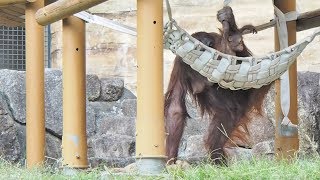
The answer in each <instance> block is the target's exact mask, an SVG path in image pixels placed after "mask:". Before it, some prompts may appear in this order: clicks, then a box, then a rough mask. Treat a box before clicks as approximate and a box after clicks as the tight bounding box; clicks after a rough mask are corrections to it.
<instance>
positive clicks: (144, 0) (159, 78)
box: [136, 0, 165, 174]
mask: <svg viewBox="0 0 320 180" xmlns="http://www.w3.org/2000/svg"><path fill="white" fill-rule="evenodd" d="M137 18H138V24H137V32H138V39H137V48H138V49H137V51H138V53H137V55H138V87H137V97H138V102H137V122H136V158H137V163H138V167H139V170H140V172H142V173H151V174H152V173H160V172H161V171H162V170H163V169H164V159H165V129H164V109H163V106H164V97H163V96H164V95H163V39H162V38H163V37H162V30H163V5H162V0H137Z"/></svg>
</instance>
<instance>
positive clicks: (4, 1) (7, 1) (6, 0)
mask: <svg viewBox="0 0 320 180" xmlns="http://www.w3.org/2000/svg"><path fill="white" fill-rule="evenodd" d="M35 1H36V0H1V1H0V7H1V6H10V5H14V4H25V3H27V2H35Z"/></svg>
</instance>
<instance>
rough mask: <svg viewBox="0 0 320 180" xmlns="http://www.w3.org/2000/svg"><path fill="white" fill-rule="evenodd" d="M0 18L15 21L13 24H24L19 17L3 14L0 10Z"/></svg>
mask: <svg viewBox="0 0 320 180" xmlns="http://www.w3.org/2000/svg"><path fill="white" fill-rule="evenodd" d="M0 16H1V17H3V18H6V19H8V20H10V21H15V22H18V23H23V22H24V20H22V19H20V18H19V17H17V16H14V15H10V14H7V13H4V12H3V11H1V10H0Z"/></svg>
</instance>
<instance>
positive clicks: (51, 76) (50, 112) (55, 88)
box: [45, 69, 96, 136]
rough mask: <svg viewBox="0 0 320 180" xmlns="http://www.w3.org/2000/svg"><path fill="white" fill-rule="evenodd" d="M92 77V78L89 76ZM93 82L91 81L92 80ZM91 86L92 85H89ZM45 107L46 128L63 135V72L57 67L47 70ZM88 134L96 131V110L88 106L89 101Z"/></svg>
mask: <svg viewBox="0 0 320 180" xmlns="http://www.w3.org/2000/svg"><path fill="white" fill-rule="evenodd" d="M88 79H90V78H88ZM90 82H91V81H90ZM87 86H91V85H87ZM45 107H46V128H47V129H49V130H51V131H53V132H54V133H56V134H58V135H59V136H61V135H62V128H63V126H62V124H63V122H62V72H61V70H57V69H46V71H45ZM86 111H87V134H88V135H92V134H93V133H94V131H95V128H96V125H95V115H94V111H93V110H92V109H91V107H90V106H88V101H87V109H86Z"/></svg>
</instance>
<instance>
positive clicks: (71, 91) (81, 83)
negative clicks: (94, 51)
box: [62, 16, 88, 168]
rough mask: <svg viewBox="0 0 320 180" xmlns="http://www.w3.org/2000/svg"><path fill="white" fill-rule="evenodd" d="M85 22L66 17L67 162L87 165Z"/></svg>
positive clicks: (64, 149) (64, 153)
mask: <svg viewBox="0 0 320 180" xmlns="http://www.w3.org/2000/svg"><path fill="white" fill-rule="evenodd" d="M85 30H86V29H85V22H84V21H83V20H81V19H79V18H77V17H74V16H71V17H68V18H66V19H64V20H63V29H62V31H63V136H62V157H63V164H64V165H65V166H67V167H71V168H87V167H88V159H87V136H86V59H85V57H86V49H85Z"/></svg>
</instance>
